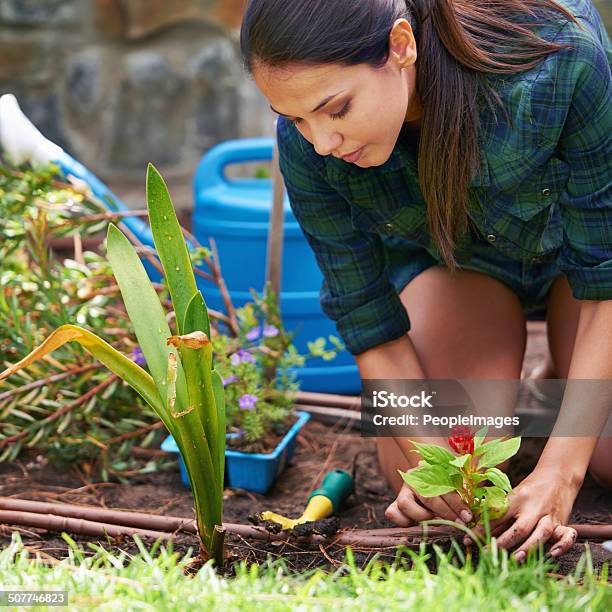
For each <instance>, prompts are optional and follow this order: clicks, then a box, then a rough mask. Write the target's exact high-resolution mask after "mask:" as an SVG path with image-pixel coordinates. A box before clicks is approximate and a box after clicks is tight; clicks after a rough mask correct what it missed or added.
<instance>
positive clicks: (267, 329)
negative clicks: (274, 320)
mask: <svg viewBox="0 0 612 612" xmlns="http://www.w3.org/2000/svg"><path fill="white" fill-rule="evenodd" d="M263 335H264V337H265V338H274V336H278V327H275V326H274V325H264V330H263Z"/></svg>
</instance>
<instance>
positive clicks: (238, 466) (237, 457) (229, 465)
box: [161, 412, 310, 493]
mask: <svg viewBox="0 0 612 612" xmlns="http://www.w3.org/2000/svg"><path fill="white" fill-rule="evenodd" d="M295 414H296V416H297V417H298V420H297V421H296V422H295V424H294V425H293V427H292V428H291V429H290V430H289V431H288V432H287V433H286V434H285V437H284V438H283V439H282V440H281V441H280V442H279V444H278V446H277V447H276V448H275V449H274V451H273V452H272V453H267V454H263V453H241V452H240V451H235V450H230V449H226V451H225V478H226V481H227V484H228V486H230V487H236V488H240V489H246V490H247V491H252V492H253V493H267V492H268V490H269V489H270V487H271V486H272V484H273V483H274V481H275V480H276V478H277V477H278V476H279V474H280V473H281V472H282V471H283V470H284V469H285V466H286V465H287V462H288V461H289V460H290V459H291V457H293V453H294V452H295V442H296V437H297V434H298V432H299V431H300V429H301V428H302V427H303V426H304V425H305V424H306V423H307V422H308V420H309V419H310V414H309V413H308V412H296V413H295ZM161 448H162V450H164V451H166V452H169V453H178V454H179V468H180V470H181V480H182V481H183V484H184V485H185V486H187V487H189V486H190V484H189V478H188V476H187V470H186V469H185V463H184V462H183V458H182V457H181V456H180V452H179V449H178V446H177V445H176V442H175V441H174V438H173V437H172V436H168V437H167V438H166V439H165V440H164V441H163V442H162V445H161Z"/></svg>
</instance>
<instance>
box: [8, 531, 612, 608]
mask: <svg viewBox="0 0 612 612" xmlns="http://www.w3.org/2000/svg"><path fill="white" fill-rule="evenodd" d="M66 539H67V541H68V542H69V543H71V546H72V550H71V551H70V555H69V558H67V559H65V560H63V561H60V562H57V563H55V564H53V565H48V564H45V562H44V561H42V560H40V559H36V558H34V557H33V556H32V555H31V554H30V553H29V552H28V551H27V550H25V549H24V547H23V546H22V544H21V540H20V538H19V536H18V535H17V534H15V535H14V536H13V541H12V543H11V544H10V545H9V546H8V547H6V548H5V549H4V550H2V551H0V585H4V588H6V587H7V586H18V587H21V588H23V589H58V590H66V591H68V592H69V607H70V609H78V610H94V609H95V610H117V609H120V610H163V611H164V612H165V611H172V610H177V611H178V610H180V611H183V610H186V609H188V610H208V609H211V610H212V609H232V610H242V609H244V610H266V611H274V610H287V609H294V608H299V609H300V610H311V609H312V610H327V609H329V608H332V607H337V608H338V609H340V608H341V607H344V606H348V605H353V606H355V609H362V610H385V611H388V610H395V609H400V608H401V609H404V610H406V609H411V608H412V607H416V609H426V610H428V611H435V610H444V611H445V612H452V611H454V610H462V611H463V610H468V609H476V610H495V611H498V610H525V611H527V610H528V611H530V612H531V611H532V610H554V611H555V612H557V611H561V610H568V611H570V610H571V611H572V612H574V611H575V610H593V611H598V610H602V611H603V610H610V609H612V587H610V585H608V584H606V580H607V571H605V570H604V572H603V574H602V575H601V576H599V577H597V576H595V575H594V573H593V571H592V566H591V564H590V560H589V558H588V554H587V555H586V556H585V557H583V560H582V561H581V564H580V565H579V568H578V570H577V573H576V574H575V575H572V576H568V577H566V578H564V579H562V580H558V579H556V578H554V577H551V576H549V575H548V573H549V572H551V571H553V570H554V566H553V565H552V564H551V563H550V562H544V561H543V560H541V559H539V558H537V555H532V556H530V557H529V559H528V560H527V562H526V563H525V564H523V565H522V566H519V565H517V564H516V563H515V562H514V560H512V559H509V558H508V555H507V554H506V552H505V551H496V550H495V546H493V547H492V549H493V550H492V551H491V552H488V553H484V554H483V555H482V557H481V559H480V561H479V562H478V564H477V566H476V567H474V568H471V567H470V566H469V565H468V566H465V567H458V566H457V565H458V564H457V559H458V556H457V555H458V554H459V553H454V552H451V553H448V554H445V553H442V552H441V551H440V550H439V549H438V550H436V551H435V552H434V553H432V554H433V555H434V556H437V566H438V570H437V573H431V572H430V571H429V569H428V567H427V563H426V561H427V560H428V554H427V553H426V552H425V550H424V549H423V550H421V551H419V552H416V553H415V552H413V551H405V552H406V554H407V555H409V557H408V558H406V557H405V558H404V560H403V561H402V560H398V561H396V562H395V563H394V564H391V565H389V564H382V563H380V562H378V561H376V560H374V561H373V562H371V563H369V564H368V566H367V567H366V568H365V569H363V570H361V569H358V568H357V567H356V566H355V563H354V561H353V560H352V554H351V552H350V550H348V551H347V563H346V564H344V565H343V566H342V567H341V568H339V569H338V570H337V571H335V572H333V573H329V572H324V571H322V570H313V571H309V572H307V573H302V574H295V573H291V572H290V571H289V570H288V569H287V567H286V566H285V565H284V564H283V563H282V561H280V562H279V561H274V562H269V563H268V564H265V565H263V566H257V565H251V566H249V567H247V566H246V565H241V566H240V567H239V568H238V571H237V575H236V577H235V578H223V577H220V576H219V575H217V574H216V572H215V571H214V569H213V568H212V567H211V566H210V565H207V566H205V567H204V568H202V569H201V570H200V571H199V572H198V573H197V574H195V575H192V576H187V575H185V572H184V569H185V567H186V566H187V565H188V564H189V561H190V557H189V556H185V557H183V558H179V555H178V554H177V553H174V552H172V548H171V547H168V548H164V547H158V546H157V545H154V546H153V547H152V548H151V549H150V550H147V549H146V548H145V547H144V546H143V545H142V544H141V543H140V542H139V541H138V540H137V544H138V545H139V549H140V553H139V554H138V555H136V556H133V555H132V556H130V555H128V554H127V553H123V552H121V553H111V552H108V551H106V550H104V549H102V548H100V547H98V546H94V545H90V547H91V549H93V551H94V552H93V554H92V553H91V551H87V553H86V552H85V551H84V550H83V549H80V548H79V547H77V546H76V544H74V543H73V542H72V541H71V540H70V538H68V537H67V536H66ZM453 558H454V559H455V561H453ZM411 567H412V569H410V568H411ZM12 609H15V608H12ZM24 609H25V608H24ZM28 609H32V608H28ZM53 609H56V608H53ZM60 609H61V608H60Z"/></svg>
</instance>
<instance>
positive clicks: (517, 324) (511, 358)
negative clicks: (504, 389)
mask: <svg viewBox="0 0 612 612" xmlns="http://www.w3.org/2000/svg"><path fill="white" fill-rule="evenodd" d="M400 297H401V299H402V303H403V304H404V306H405V307H406V310H407V312H408V315H409V317H410V321H411V330H410V332H409V333H410V337H411V340H412V341H413V344H414V346H415V350H416V351H417V354H418V355H419V358H420V360H421V362H422V365H423V368H424V371H425V373H426V374H427V376H428V378H456V379H460V378H498V379H504V378H505V379H508V378H515V379H517V378H519V377H520V372H521V366H522V361H523V356H524V353H525V343H526V328H525V318H524V314H523V309H522V306H521V304H520V301H519V299H518V297H517V296H516V294H515V293H514V292H513V291H512V290H511V289H510V288H509V287H507V286H506V285H504V284H503V283H502V282H500V281H498V280H496V279H494V278H492V277H491V276H488V275H486V274H481V273H479V272H472V271H468V270H459V271H457V272H450V271H449V270H448V269H447V268H445V267H443V266H433V267H431V268H428V269H427V270H425V271H424V272H422V273H421V274H419V275H418V276H417V277H416V278H414V279H413V280H412V281H411V282H410V283H409V284H408V285H407V286H406V288H405V289H404V290H403V291H402V293H401V295H400Z"/></svg>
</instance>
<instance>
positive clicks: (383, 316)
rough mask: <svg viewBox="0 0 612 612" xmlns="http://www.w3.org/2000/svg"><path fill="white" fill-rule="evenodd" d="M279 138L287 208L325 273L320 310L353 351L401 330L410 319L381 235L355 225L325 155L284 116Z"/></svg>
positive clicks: (354, 352)
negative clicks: (389, 272)
mask: <svg viewBox="0 0 612 612" xmlns="http://www.w3.org/2000/svg"><path fill="white" fill-rule="evenodd" d="M277 139H278V147H279V162H280V169H281V173H282V175H283V178H284V181H285V188H286V190H287V195H288V196H289V202H290V204H291V209H292V211H293V214H294V215H295V218H296V219H297V221H298V223H299V224H300V227H301V229H302V231H303V233H304V236H305V237H306V240H307V241H308V243H309V244H310V247H311V248H312V250H313V252H314V254H315V258H316V260H317V264H318V266H319V269H320V270H321V273H322V274H323V285H322V287H321V293H320V296H321V307H322V309H323V312H324V313H325V314H326V315H327V316H328V317H329V318H330V319H332V320H333V321H335V323H336V328H337V330H338V334H339V335H340V336H341V338H342V340H343V341H344V343H345V345H346V347H347V349H348V350H349V351H350V352H351V353H353V354H359V353H362V352H364V351H366V350H367V349H369V348H372V347H374V346H377V345H379V344H383V343H385V342H389V341H391V340H395V339H397V338H399V337H400V336H402V335H404V334H405V333H406V332H407V331H408V330H409V328H410V323H409V319H408V315H407V313H406V310H405V308H404V307H403V305H402V303H401V301H400V299H399V296H398V295H397V292H396V291H395V288H394V287H393V285H392V284H391V282H390V281H389V278H388V275H387V271H386V269H385V257H384V250H383V245H382V242H381V239H380V237H379V236H378V235H376V234H372V233H368V232H362V231H360V230H357V229H356V228H354V227H353V224H352V218H351V208H350V204H349V203H348V202H347V200H346V199H345V198H344V197H343V196H342V195H341V194H340V193H339V192H338V191H336V190H335V189H333V188H332V187H331V186H330V184H329V182H328V181H327V180H326V177H325V165H324V161H323V159H322V158H321V157H320V156H318V155H317V154H316V153H315V152H314V150H312V147H310V145H309V143H308V142H307V141H306V140H305V139H303V138H302V136H301V135H300V134H299V132H298V130H297V128H295V127H294V126H293V124H292V123H291V122H290V121H288V120H286V119H284V118H283V117H280V118H279V120H278V123H277ZM309 149H310V150H309Z"/></svg>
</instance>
